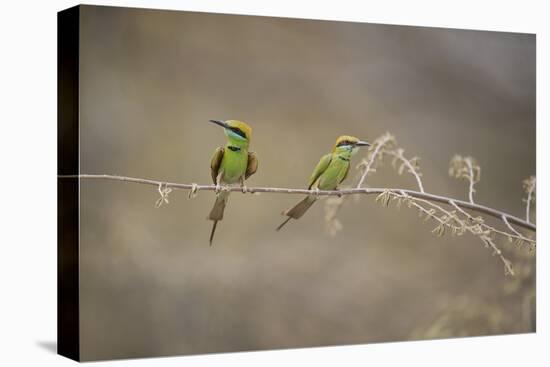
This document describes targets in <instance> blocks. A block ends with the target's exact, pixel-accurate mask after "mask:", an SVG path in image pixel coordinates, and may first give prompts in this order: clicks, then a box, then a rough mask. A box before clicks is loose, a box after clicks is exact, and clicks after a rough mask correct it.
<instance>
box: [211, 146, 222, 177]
mask: <svg viewBox="0 0 550 367" xmlns="http://www.w3.org/2000/svg"><path fill="white" fill-rule="evenodd" d="M224 151H225V149H224V147H218V149H216V150H215V151H214V155H213V156H212V160H211V161H210V173H211V174H212V181H214V185H215V184H217V182H216V179H217V178H218V172H219V171H220V166H221V164H222V158H223V153H224Z"/></svg>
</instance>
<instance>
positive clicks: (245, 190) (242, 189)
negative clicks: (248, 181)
mask: <svg viewBox="0 0 550 367" xmlns="http://www.w3.org/2000/svg"><path fill="white" fill-rule="evenodd" d="M241 191H242V192H243V194H246V193H247V192H248V187H246V185H241Z"/></svg>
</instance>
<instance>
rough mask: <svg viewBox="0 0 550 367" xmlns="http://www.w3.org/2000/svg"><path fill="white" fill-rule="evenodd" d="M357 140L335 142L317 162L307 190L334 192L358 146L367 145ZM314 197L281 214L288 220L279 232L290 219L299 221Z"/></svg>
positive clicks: (342, 138) (340, 139)
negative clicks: (329, 151)
mask: <svg viewBox="0 0 550 367" xmlns="http://www.w3.org/2000/svg"><path fill="white" fill-rule="evenodd" d="M367 144H368V143H366V142H362V141H360V140H359V139H357V138H354V137H351V136H341V137H339V138H338V139H337V140H336V144H335V146H334V148H333V150H332V153H329V154H326V155H324V156H323V157H321V159H320V160H319V163H317V166H315V169H314V170H313V173H312V174H311V177H310V179H309V183H308V189H309V190H311V189H317V190H336V189H338V185H339V184H340V183H341V182H342V181H344V180H345V179H346V177H347V175H348V172H349V169H350V161H351V157H352V156H353V155H354V154H355V153H356V152H357V150H358V147H359V146H363V145H367ZM317 199H318V197H317V196H316V195H308V196H306V197H305V198H304V199H303V200H302V201H300V202H299V203H298V204H296V205H295V206H293V207H292V208H290V209H288V210H286V211H284V212H283V214H284V215H286V216H287V217H288V218H287V219H286V220H285V221H284V222H283V223H282V224H281V225H280V226H279V227H277V230H280V229H281V228H282V227H283V226H284V225H285V224H286V223H288V221H289V220H290V219H299V218H301V217H302V216H303V215H304V214H305V212H306V211H307V210H308V209H309V208H310V207H311V206H312V205H313V204H314V203H315V202H316V201H317Z"/></svg>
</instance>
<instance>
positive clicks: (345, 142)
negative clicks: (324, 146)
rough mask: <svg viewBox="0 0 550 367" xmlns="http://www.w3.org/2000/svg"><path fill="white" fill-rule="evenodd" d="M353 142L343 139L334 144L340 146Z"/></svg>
mask: <svg viewBox="0 0 550 367" xmlns="http://www.w3.org/2000/svg"><path fill="white" fill-rule="evenodd" d="M353 144H354V143H353V142H351V141H348V140H344V141H341V142H339V143H338V145H336V146H337V147H341V146H342V145H353Z"/></svg>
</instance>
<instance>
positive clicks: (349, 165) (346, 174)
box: [339, 164, 351, 183]
mask: <svg viewBox="0 0 550 367" xmlns="http://www.w3.org/2000/svg"><path fill="white" fill-rule="evenodd" d="M350 167H351V164H348V168H346V173H344V177H343V178H342V180H341V181H340V182H339V183H342V182H344V180H345V179H346V178H347V177H348V173H349V168H350Z"/></svg>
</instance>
